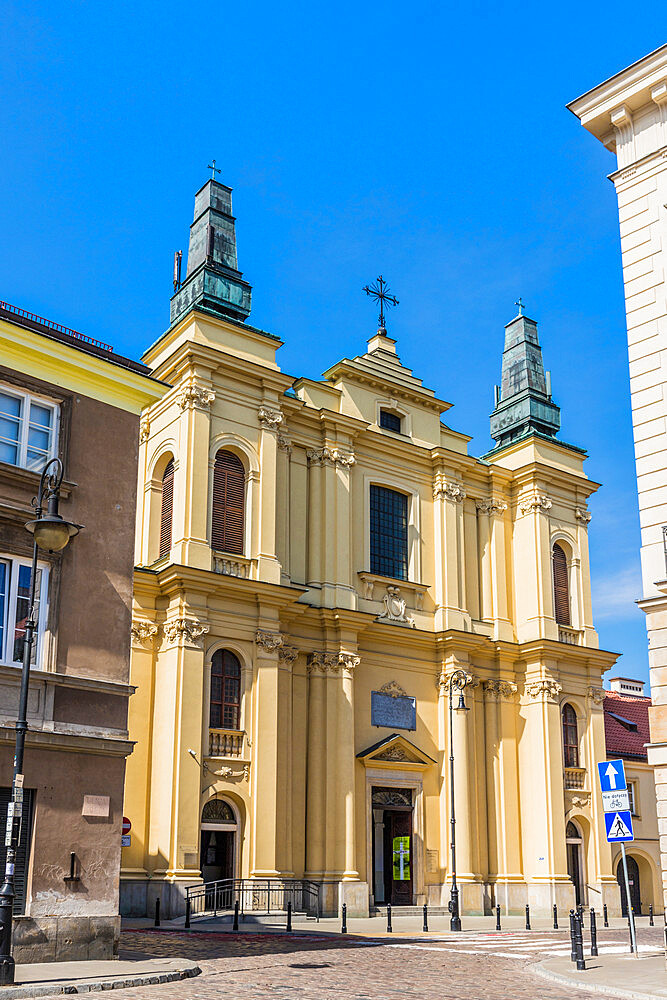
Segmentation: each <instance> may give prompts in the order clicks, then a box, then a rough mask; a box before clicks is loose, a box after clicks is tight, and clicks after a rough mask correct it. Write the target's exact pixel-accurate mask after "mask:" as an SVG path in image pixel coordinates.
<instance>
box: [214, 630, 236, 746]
mask: <svg viewBox="0 0 667 1000" xmlns="http://www.w3.org/2000/svg"><path fill="white" fill-rule="evenodd" d="M240 705H241V664H240V663H239V661H238V657H236V656H234V654H233V653H230V651H229V650H228V649H218V650H217V652H215V653H214V654H213V659H212V660H211V708H210V713H209V726H210V727H211V729H238V728H239V709H240Z"/></svg>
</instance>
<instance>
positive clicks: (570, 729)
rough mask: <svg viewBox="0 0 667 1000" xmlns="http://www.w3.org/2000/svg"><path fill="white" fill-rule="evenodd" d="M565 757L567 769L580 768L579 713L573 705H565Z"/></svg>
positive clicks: (563, 715) (563, 714)
mask: <svg viewBox="0 0 667 1000" xmlns="http://www.w3.org/2000/svg"><path fill="white" fill-rule="evenodd" d="M561 718H562V720H563V756H564V759H565V767H579V736H578V734H577V713H576V712H575V710H574V709H573V708H572V705H563V712H562V715H561Z"/></svg>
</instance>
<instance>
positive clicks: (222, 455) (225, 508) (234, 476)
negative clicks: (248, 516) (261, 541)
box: [211, 451, 245, 556]
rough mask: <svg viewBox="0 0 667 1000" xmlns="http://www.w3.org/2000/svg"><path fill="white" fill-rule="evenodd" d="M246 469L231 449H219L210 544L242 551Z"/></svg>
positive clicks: (226, 550) (216, 463)
mask: <svg viewBox="0 0 667 1000" xmlns="http://www.w3.org/2000/svg"><path fill="white" fill-rule="evenodd" d="M244 500H245V470H244V468H243V464H242V462H241V460H240V459H239V458H237V457H236V455H234V454H232V452H231V451H219V452H218V454H217V455H216V456H215V468H214V470H213V515H212V520H211V548H213V549H216V550H217V551H218V552H232V553H233V554H234V555H238V556H240V555H243V507H244Z"/></svg>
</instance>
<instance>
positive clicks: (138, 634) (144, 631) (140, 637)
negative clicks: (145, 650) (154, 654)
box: [130, 618, 157, 646]
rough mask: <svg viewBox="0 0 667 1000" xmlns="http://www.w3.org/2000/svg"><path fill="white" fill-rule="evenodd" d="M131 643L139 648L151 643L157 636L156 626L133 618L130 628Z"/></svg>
mask: <svg viewBox="0 0 667 1000" xmlns="http://www.w3.org/2000/svg"><path fill="white" fill-rule="evenodd" d="M130 631H131V633H132V642H133V643H134V644H135V645H137V646H141V645H144V644H147V643H149V642H152V640H153V639H154V638H155V636H156V635H157V625H153V624H152V623H151V622H147V621H145V620H144V619H141V618H135V619H134V621H133V622H132V626H131V630H130Z"/></svg>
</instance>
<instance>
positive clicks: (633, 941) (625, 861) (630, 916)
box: [621, 841, 639, 958]
mask: <svg viewBox="0 0 667 1000" xmlns="http://www.w3.org/2000/svg"><path fill="white" fill-rule="evenodd" d="M621 855H622V857H623V879H624V881H625V904H626V906H627V908H628V922H629V924H630V947H631V949H632V951H633V953H634V956H635V958H639V952H638V951H637V933H636V931H635V911H634V910H633V909H632V903H631V901H630V879H629V878H628V859H627V856H626V853H625V844H624V843H623V841H621Z"/></svg>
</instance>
